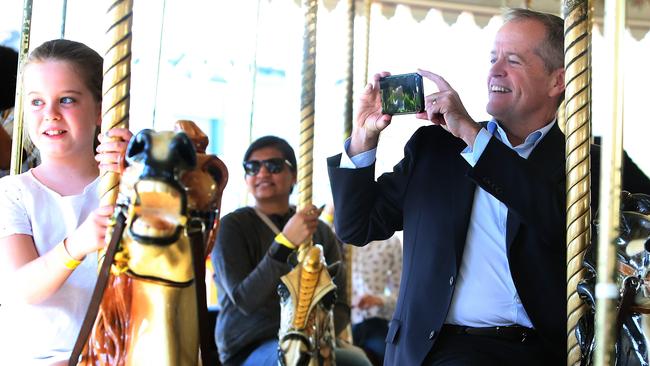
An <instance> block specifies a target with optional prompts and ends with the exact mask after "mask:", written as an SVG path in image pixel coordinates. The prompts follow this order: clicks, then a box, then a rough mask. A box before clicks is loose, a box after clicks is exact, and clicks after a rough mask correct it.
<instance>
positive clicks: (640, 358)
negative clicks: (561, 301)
mask: <svg viewBox="0 0 650 366" xmlns="http://www.w3.org/2000/svg"><path fill="white" fill-rule="evenodd" d="M594 232H596V231H594ZM597 242H598V240H597V235H594V240H593V243H592V245H591V246H590V247H589V248H588V250H587V252H586V253H585V259H584V265H585V267H586V269H587V276H586V277H585V279H584V280H583V281H582V282H581V283H580V284H579V285H578V294H579V295H580V298H581V299H582V300H583V301H584V302H585V303H586V304H587V305H588V307H589V311H587V313H586V315H585V316H583V318H582V319H580V321H579V322H578V327H577V329H576V336H577V339H578V343H579V344H580V348H581V351H582V360H581V365H582V366H590V365H592V364H593V360H592V356H593V351H594V346H595V342H594V315H595V308H596V298H595V284H596V266H595V263H596V260H595V259H596V258H597V255H596V244H595V243H597ZM615 243H616V261H617V267H618V269H617V272H616V280H617V285H618V288H619V300H618V306H617V316H616V332H617V339H616V344H615V352H616V356H615V365H616V366H648V365H650V364H649V362H648V345H647V341H646V337H645V335H644V334H646V331H647V329H648V328H647V324H646V322H647V321H648V320H647V319H646V317H647V315H646V316H644V314H650V251H649V250H650V196H649V195H646V194H630V193H628V192H622V193H621V217H620V233H619V236H618V238H617V239H616V241H615Z"/></svg>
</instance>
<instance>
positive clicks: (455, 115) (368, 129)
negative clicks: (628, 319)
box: [328, 9, 650, 366]
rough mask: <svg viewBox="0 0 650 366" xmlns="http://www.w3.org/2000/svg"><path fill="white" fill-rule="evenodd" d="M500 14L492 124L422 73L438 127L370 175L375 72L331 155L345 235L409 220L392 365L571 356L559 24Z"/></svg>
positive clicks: (548, 361) (379, 126) (402, 226)
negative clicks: (342, 143)
mask: <svg viewBox="0 0 650 366" xmlns="http://www.w3.org/2000/svg"><path fill="white" fill-rule="evenodd" d="M505 19H506V21H505V23H504V25H503V26H502V27H501V29H500V30H499V31H498V33H497V35H496V39H495V42H494V48H493V50H492V53H491V58H490V59H491V63H492V67H491V68H490V71H489V75H488V81H487V87H488V93H489V101H488V104H487V111H488V113H489V114H490V115H492V116H493V119H492V120H490V121H488V122H487V123H477V122H475V121H473V120H472V118H471V117H470V116H469V115H468V113H467V112H466V110H465V108H464V106H463V104H462V103H461V100H460V97H459V96H458V94H457V93H456V92H455V91H454V90H453V88H452V87H451V86H450V85H449V84H448V83H447V82H446V81H445V80H444V79H443V78H442V77H440V76H438V75H436V74H433V73H431V72H428V71H424V70H420V74H421V75H423V76H424V77H427V78H429V79H431V80H432V81H433V82H434V83H435V84H436V85H437V86H438V88H439V92H437V93H433V94H431V95H429V96H427V97H426V98H425V99H426V101H425V105H426V112H424V113H421V114H418V115H417V117H418V118H422V119H427V120H429V121H431V122H432V123H433V126H426V127H422V128H420V129H419V130H418V131H416V132H415V134H414V135H413V136H412V137H411V139H410V141H409V142H408V143H407V145H406V147H405V150H404V154H405V156H404V159H403V160H402V161H401V162H400V163H399V164H398V165H396V166H395V168H394V170H393V172H391V173H386V174H384V175H382V176H381V177H380V178H379V179H378V180H377V181H375V179H374V176H375V172H374V159H375V148H376V146H377V142H378V139H379V134H380V132H381V131H382V130H383V129H385V128H386V127H387V126H388V125H389V124H390V120H391V119H390V116H388V115H382V113H381V102H380V96H379V89H378V80H379V78H380V77H383V76H386V75H388V73H381V74H377V75H375V77H374V82H373V83H372V84H369V85H368V86H367V87H366V89H365V90H364V92H363V95H362V96H361V100H360V104H359V110H358V114H357V119H356V121H355V124H354V126H353V131H352V136H351V138H350V140H348V141H347V142H346V147H345V149H346V153H345V154H343V155H338V156H334V157H331V158H330V159H329V160H328V165H329V173H330V179H331V182H332V192H333V195H334V204H335V207H336V209H337V212H336V229H337V234H338V235H339V236H340V237H341V239H342V240H343V241H345V242H349V243H358V244H365V243H368V242H370V241H372V240H379V239H386V238H388V237H389V236H391V235H392V234H393V232H394V231H397V230H404V257H403V260H404V264H403V272H402V282H401V286H400V293H399V299H398V303H397V308H396V310H395V314H394V316H393V319H392V320H391V322H390V324H389V331H388V336H387V338H386V342H387V350H386V357H385V364H386V365H420V364H426V365H481V366H484V365H564V364H566V301H565V297H566V278H565V277H566V239H565V237H566V229H565V226H566V213H565V211H566V208H565V205H566V203H565V202H566V193H565V190H566V179H565V165H564V164H565V157H564V145H565V142H564V135H563V134H562V132H561V131H560V129H559V128H558V126H557V123H556V111H557V108H558V106H559V104H560V102H561V100H562V98H563V93H564V51H563V47H564V36H563V34H564V26H563V21H562V19H561V18H559V17H556V16H554V15H550V14H543V13H538V12H534V11H530V10H523V9H513V10H511V11H509V12H508V14H507V15H506V17H505ZM593 161H594V163H595V164H597V162H598V157H595V158H594V159H593ZM597 169H598V168H597V166H596V167H594V169H593V170H592V172H593V173H597V172H598V170H597ZM626 174H627V172H626ZM624 180H625V178H624ZM593 181H595V182H597V177H594V179H593ZM637 188H643V189H648V190H650V181H648V179H647V178H646V179H645V181H644V182H642V184H640V185H639V187H635V188H634V189H637ZM593 196H594V198H596V197H597V194H594V195H593Z"/></svg>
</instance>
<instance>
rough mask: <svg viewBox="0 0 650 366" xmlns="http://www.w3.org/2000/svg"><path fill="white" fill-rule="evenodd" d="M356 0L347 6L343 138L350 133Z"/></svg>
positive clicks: (350, 0)
mask: <svg viewBox="0 0 650 366" xmlns="http://www.w3.org/2000/svg"><path fill="white" fill-rule="evenodd" d="M355 3H356V0H348V7H347V13H346V14H347V16H348V19H347V20H348V22H347V37H348V39H347V41H348V42H347V50H346V51H347V54H346V56H347V64H348V65H347V66H348V67H347V69H346V71H345V79H344V80H345V87H344V88H345V99H344V100H345V104H344V105H343V140H345V139H347V138H348V137H350V134H351V133H352V108H353V103H352V101H353V95H354V94H353V93H354V17H355V14H356V6H355V5H356V4H355Z"/></svg>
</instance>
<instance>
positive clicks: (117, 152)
mask: <svg viewBox="0 0 650 366" xmlns="http://www.w3.org/2000/svg"><path fill="white" fill-rule="evenodd" d="M102 62H103V61H102V58H101V56H99V54H97V53H96V52H95V51H93V50H92V49H90V48H89V47H88V46H86V45H84V44H82V43H78V42H73V41H69V40H63V39H60V40H53V41H49V42H46V43H44V44H42V45H41V46H39V47H38V48H36V49H35V50H34V51H33V52H32V53H31V55H30V56H29V58H28V61H27V64H26V66H25V72H24V75H23V82H24V95H25V97H24V101H25V102H24V103H25V107H24V113H25V122H26V127H27V129H28V130H29V136H30V138H31V139H32V141H33V142H34V144H35V145H36V147H38V149H39V150H40V152H41V159H42V163H41V164H40V165H39V166H37V167H36V168H33V169H31V170H29V171H27V172H26V173H23V174H20V175H16V176H9V177H4V178H2V179H0V217H1V220H0V304H2V305H1V307H0V324H2V326H1V327H0V344H2V348H3V350H2V351H1V352H0V364H12V365H52V364H56V363H58V362H61V361H65V360H67V358H68V357H69V355H70V352H71V350H72V347H73V345H74V342H75V339H76V337H77V335H78V332H79V328H80V327H81V322H82V320H83V317H84V315H85V312H86V309H87V307H88V304H89V301H90V296H91V294H92V290H93V287H94V285H95V281H96V278H97V254H96V252H97V250H98V249H100V248H102V247H103V246H104V236H105V232H106V227H107V224H108V222H109V220H110V216H111V214H112V211H113V207H112V206H105V207H99V208H98V205H99V198H98V197H99V196H98V186H99V185H98V182H99V178H98V176H99V170H100V169H102V170H110V171H118V170H119V164H118V160H119V159H120V156H123V153H124V151H125V149H126V146H127V142H128V140H129V139H130V138H131V133H130V132H129V131H128V130H126V129H118V130H112V131H111V134H110V136H113V137H116V138H117V141H109V139H103V138H102V139H100V140H104V141H103V142H102V144H101V145H99V147H97V152H98V153H99V155H97V156H95V147H94V143H95V138H96V136H97V133H96V131H97V130H98V128H99V126H100V122H101V95H102V94H101V93H102ZM98 163H99V164H98ZM3 361H4V362H3ZM9 361H10V362H9Z"/></svg>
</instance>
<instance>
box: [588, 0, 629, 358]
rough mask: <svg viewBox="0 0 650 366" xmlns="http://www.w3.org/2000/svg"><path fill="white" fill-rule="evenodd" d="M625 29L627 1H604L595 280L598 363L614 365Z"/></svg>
mask: <svg viewBox="0 0 650 366" xmlns="http://www.w3.org/2000/svg"><path fill="white" fill-rule="evenodd" d="M624 31H625V2H623V1H617V0H613V1H612V0H607V1H605V39H606V42H607V43H609V45H610V46H611V47H610V48H609V49H610V50H611V57H612V58H611V60H612V94H611V100H612V101H613V103H612V123H611V125H610V128H611V129H610V130H609V133H607V132H606V133H603V141H602V142H603V144H602V158H601V161H602V162H603V163H602V166H601V167H600V172H601V173H600V196H599V197H600V206H599V208H598V212H599V218H598V221H599V223H600V225H599V235H598V261H597V265H598V267H597V278H598V282H597V283H596V329H595V338H596V349H595V365H597V366H598V365H603V366H604V365H613V364H614V361H615V354H614V344H615V342H616V306H617V303H618V297H619V294H618V287H617V286H616V278H615V274H616V244H615V242H616V238H617V237H618V235H619V225H620V223H619V215H620V208H621V207H620V205H621V160H622V155H623V69H622V66H623V65H622V62H621V60H620V58H621V49H622V47H623V35H624Z"/></svg>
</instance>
